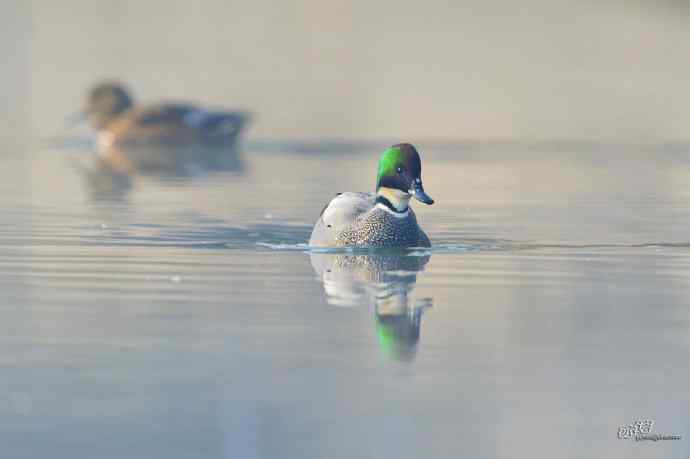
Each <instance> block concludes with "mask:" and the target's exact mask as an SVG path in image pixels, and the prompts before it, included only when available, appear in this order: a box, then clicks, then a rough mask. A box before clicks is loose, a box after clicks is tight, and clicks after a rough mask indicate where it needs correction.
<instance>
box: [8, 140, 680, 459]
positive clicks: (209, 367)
mask: <svg viewBox="0 0 690 459" xmlns="http://www.w3.org/2000/svg"><path fill="white" fill-rule="evenodd" d="M383 146H384V145H371V146H368V145H364V146H357V145H348V144H346V143H344V144H340V143H318V142H316V143H312V144H309V145H298V144H288V143H286V144H281V143H280V142H258V141H255V142H253V143H252V142H250V143H249V144H248V145H247V147H246V148H245V149H244V151H243V152H241V153H240V154H239V155H238V157H236V158H234V159H235V161H233V162H232V167H228V168H227V169H226V170H224V171H213V172H210V173H207V172H204V171H202V170H197V169H195V168H194V167H191V168H189V170H187V171H186V173H185V174H184V175H182V176H179V175H178V176H166V175H163V174H158V175H145V174H138V175H134V176H131V177H124V176H115V177H114V176H112V175H109V174H107V173H103V172H102V171H101V172H99V171H97V170H95V164H96V161H95V156H94V154H93V153H91V152H90V151H89V150H88V148H80V147H75V146H70V147H60V148H58V147H36V146H27V147H24V148H21V147H20V148H15V149H13V150H12V151H7V152H5V153H4V154H3V155H2V156H0V205H1V206H2V209H3V212H2V214H1V216H0V221H1V222H2V225H1V226H0V288H1V290H2V301H0V324H1V325H0V326H1V327H2V330H3V332H2V333H1V334H0V340H1V344H2V349H3V350H2V352H0V374H1V375H2V377H1V378H0V395H1V396H0V416H1V419H2V421H3V422H2V424H1V425H0V445H2V447H1V448H2V457H7V458H35V457H55V458H73V457H98V458H122V457H128V458H264V457H291V458H321V457H328V458H355V457H357V458H359V457H372V458H374V457H376V458H380V457H391V458H392V457H395V458H399V457H409V458H419V457H438V458H445V457H447V458H456V457H463V456H465V457H505V458H509V457H510V458H512V457H611V458H631V457H633V458H634V457H640V458H642V457H645V458H646V457H678V458H681V457H688V455H689V453H690V446H689V445H690V443H689V442H690V417H688V413H689V412H690V391H689V390H688V387H690V370H689V367H688V355H689V351H690V312H689V311H690V304H689V300H690V289H689V287H690V234H688V228H690V211H689V210H690V209H689V207H690V206H689V205H688V203H689V202H690V175H688V173H687V171H688V166H690V151H688V150H687V149H683V148H671V147H664V146H651V147H649V148H630V147H625V146H611V147H599V148H594V147H592V146H588V147H587V146H582V145H580V146H577V145H570V146H559V145H550V146H549V145H547V146H543V145H542V146H534V147H529V146H525V145H515V146H511V145H494V146H486V145H481V144H458V145H434V144H429V145H425V144H423V143H421V144H420V145H419V147H420V149H421V151H422V152H423V156H424V158H423V159H424V171H423V176H424V182H425V188H426V190H427V191H428V192H429V194H430V195H431V196H432V197H433V198H434V199H436V204H435V205H434V206H431V207H426V206H422V205H417V204H418V203H416V205H415V211H416V212H417V215H418V218H419V220H420V222H421V223H422V225H423V227H424V229H425V230H426V231H427V233H428V234H429V235H430V237H431V239H432V242H433V243H434V245H435V247H434V248H433V249H432V250H430V251H413V252H411V253H406V254H400V253H397V254H396V253H374V254H371V253H370V254H366V253H310V252H309V251H308V250H307V249H306V247H305V246H304V243H305V242H306V240H307V239H308V237H309V232H310V230H311V224H312V223H313V221H314V219H315V218H316V216H317V215H318V213H319V211H320V210H321V208H322V207H323V205H324V203H325V202H326V201H327V200H328V199H329V198H330V197H331V196H332V195H333V194H335V193H336V192H339V191H345V190H369V189H371V188H372V187H373V185H374V182H375V177H374V172H375V163H376V157H377V154H378V151H380V148H381V147H383ZM638 419H652V420H654V421H655V424H654V430H655V431H656V432H658V433H660V434H676V435H682V436H683V439H682V440H680V441H659V442H635V441H634V440H620V439H618V438H617V433H618V428H619V426H621V425H627V424H631V423H632V422H634V421H636V420H638Z"/></svg>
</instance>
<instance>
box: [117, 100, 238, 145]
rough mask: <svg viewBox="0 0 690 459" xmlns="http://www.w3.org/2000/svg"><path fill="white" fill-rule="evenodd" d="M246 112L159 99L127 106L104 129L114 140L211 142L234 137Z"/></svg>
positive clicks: (135, 141) (134, 142) (122, 142)
mask: <svg viewBox="0 0 690 459" xmlns="http://www.w3.org/2000/svg"><path fill="white" fill-rule="evenodd" d="M247 118H248V116H247V115H246V114H245V113H241V112H213V111H208V110H203V109H200V108H198V107H196V106H194V105H189V104H181V103H160V104H153V105H146V106H142V107H137V108H133V109H131V110H129V111H128V112H126V113H125V114H123V115H122V116H120V117H118V118H117V119H116V120H115V121H114V122H113V123H112V124H111V125H110V126H109V127H108V131H109V133H110V135H111V136H112V139H113V141H114V143H118V144H121V145H122V144H137V143H171V144H177V143H179V142H183V143H184V142H200V141H201V142H213V141H221V142H222V141H226V140H234V138H235V137H236V136H237V134H238V133H239V132H240V130H241V129H242V127H243V126H244V124H245V122H246V121H247Z"/></svg>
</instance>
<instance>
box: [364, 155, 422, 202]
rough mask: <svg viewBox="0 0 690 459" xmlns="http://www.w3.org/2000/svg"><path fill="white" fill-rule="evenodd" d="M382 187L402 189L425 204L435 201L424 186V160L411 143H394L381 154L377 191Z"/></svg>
mask: <svg viewBox="0 0 690 459" xmlns="http://www.w3.org/2000/svg"><path fill="white" fill-rule="evenodd" d="M382 187H385V188H391V189H394V190H400V191H402V192H403V193H407V194H408V195H411V196H414V197H415V198H416V199H417V200H419V201H421V202H423V203H424V204H433V203H434V200H433V199H431V197H430V196H429V195H428V194H426V193H425V192H424V187H423V186H422V161H421V159H420V158H419V153H418V152H417V149H416V148H415V147H414V146H413V145H412V144H409V143H399V144H397V145H393V146H392V147H390V148H388V149H387V150H386V151H384V152H383V154H382V155H381V159H380V160H379V170H378V175H377V177H376V191H378V190H379V189H380V188H382Z"/></svg>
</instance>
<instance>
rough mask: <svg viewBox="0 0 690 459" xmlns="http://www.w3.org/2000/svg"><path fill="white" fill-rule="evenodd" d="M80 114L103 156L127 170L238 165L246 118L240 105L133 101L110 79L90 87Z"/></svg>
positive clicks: (171, 169) (206, 167) (124, 170)
mask: <svg viewBox="0 0 690 459" xmlns="http://www.w3.org/2000/svg"><path fill="white" fill-rule="evenodd" d="M82 116H85V117H87V118H88V120H89V121H90V123H91V125H92V126H93V128H94V129H96V131H97V134H98V135H97V146H98V152H99V154H100V156H101V158H102V160H103V161H104V162H105V163H106V164H107V166H108V167H111V168H112V169H114V170H117V171H119V172H127V173H129V172H133V171H135V170H136V171H175V172H184V171H186V170H188V169H190V168H191V169H195V168H203V169H218V168H223V169H238V168H239V166H238V164H239V162H238V161H239V159H238V158H237V156H236V154H237V151H236V149H237V146H238V140H239V138H240V135H241V133H242V132H243V130H244V129H245V128H246V127H247V125H248V123H249V121H250V115H249V113H247V112H244V111H216V110H208V109H205V108H201V107H198V106H195V105H192V104H185V103H169V102H161V103H154V104H146V105H136V104H135V103H134V101H133V99H132V97H131V95H130V93H129V92H128V91H127V89H125V87H124V86H123V85H122V84H120V83H118V82H115V81H107V82H103V83H100V84H98V85H96V86H94V87H93V88H92V89H91V90H90V91H89V94H88V98H87V104H86V109H85V110H84V112H83V113H82Z"/></svg>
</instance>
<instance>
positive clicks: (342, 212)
mask: <svg viewBox="0 0 690 459" xmlns="http://www.w3.org/2000/svg"><path fill="white" fill-rule="evenodd" d="M374 205H375V195H374V193H357V192H347V193H339V194H338V195H336V197H334V198H333V199H331V201H330V202H329V203H328V204H327V205H326V207H324V208H323V210H322V211H321V215H319V219H318V220H317V221H316V224H315V225H314V230H313V231H312V235H311V238H310V240H309V245H314V246H331V245H333V244H334V243H335V238H336V237H337V235H338V234H340V232H341V231H343V230H344V229H345V228H347V227H348V226H349V225H351V224H352V223H353V222H354V221H355V220H356V219H357V217H359V216H360V215H362V214H363V213H365V212H368V211H369V210H371V209H372V208H373V207H374Z"/></svg>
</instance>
